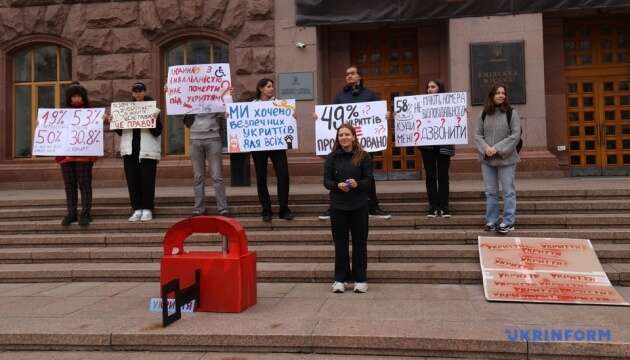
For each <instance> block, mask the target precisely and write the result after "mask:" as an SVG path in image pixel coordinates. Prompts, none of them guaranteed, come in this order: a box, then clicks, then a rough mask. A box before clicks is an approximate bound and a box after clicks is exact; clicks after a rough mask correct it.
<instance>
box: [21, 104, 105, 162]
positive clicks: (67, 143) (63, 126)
mask: <svg viewBox="0 0 630 360" xmlns="http://www.w3.org/2000/svg"><path fill="white" fill-rule="evenodd" d="M103 114H105V109H104V108H92V109H38V111H37V127H36V128H35V136H34V138H33V155H38V156H103Z"/></svg>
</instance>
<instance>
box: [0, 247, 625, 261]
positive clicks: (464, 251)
mask: <svg viewBox="0 0 630 360" xmlns="http://www.w3.org/2000/svg"><path fill="white" fill-rule="evenodd" d="M594 247H595V251H596V253H597V256H598V257H599V260H600V262H602V263H630V244H595V246H594ZM249 249H250V250H252V251H256V259H257V261H258V262H269V263H326V262H330V261H331V259H333V258H334V255H335V252H334V248H333V246H332V244H329V245H298V244H296V245H259V246H256V245H254V246H250V247H249ZM220 250H221V249H220V245H219V243H218V242H213V243H212V244H211V245H210V246H203V247H201V246H188V247H186V251H189V252H194V251H220ZM162 254H163V249H162V248H161V247H126V246H125V247H77V248H14V249H4V250H3V252H2V253H0V263H1V264H30V263H71V262H83V263H85V262H88V263H115V262H120V263H147V262H148V263H150V262H159V261H160V259H161V257H162ZM368 260H369V261H370V263H392V262H393V263H407V262H413V263H436V262H448V263H479V254H478V248H477V245H370V246H368Z"/></svg>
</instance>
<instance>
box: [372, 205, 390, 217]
mask: <svg viewBox="0 0 630 360" xmlns="http://www.w3.org/2000/svg"><path fill="white" fill-rule="evenodd" d="M370 217H373V218H378V219H389V218H391V217H392V216H391V215H389V214H388V213H386V212H385V211H383V209H381V208H380V207H376V208H374V209H372V210H370Z"/></svg>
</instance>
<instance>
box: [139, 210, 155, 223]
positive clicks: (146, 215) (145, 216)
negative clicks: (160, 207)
mask: <svg viewBox="0 0 630 360" xmlns="http://www.w3.org/2000/svg"><path fill="white" fill-rule="evenodd" d="M151 220H153V212H151V210H147V209H144V210H142V217H141V218H140V221H151Z"/></svg>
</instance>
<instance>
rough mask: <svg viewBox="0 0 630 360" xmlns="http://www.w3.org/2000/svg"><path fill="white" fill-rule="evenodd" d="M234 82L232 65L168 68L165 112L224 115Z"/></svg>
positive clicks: (173, 113) (172, 113)
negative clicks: (231, 73) (231, 74)
mask: <svg viewBox="0 0 630 360" xmlns="http://www.w3.org/2000/svg"><path fill="white" fill-rule="evenodd" d="M231 81H232V80H231V78H230V64H225V63H222V64H203V65H177V66H169V68H168V78H167V80H166V87H165V91H166V112H167V114H168V115H184V114H201V113H215V112H224V111H225V102H226V100H227V99H228V98H230V99H231V96H230V95H229V91H230V87H231V86H232V82H231ZM227 102H231V100H228V101H227Z"/></svg>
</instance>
